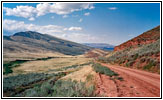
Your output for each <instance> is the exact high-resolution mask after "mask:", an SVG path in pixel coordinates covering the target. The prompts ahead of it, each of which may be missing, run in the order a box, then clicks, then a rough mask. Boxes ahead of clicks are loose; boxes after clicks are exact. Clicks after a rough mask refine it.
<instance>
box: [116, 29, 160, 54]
mask: <svg viewBox="0 0 163 100" xmlns="http://www.w3.org/2000/svg"><path fill="white" fill-rule="evenodd" d="M159 38H160V26H157V27H155V28H153V29H151V30H149V31H147V32H144V33H143V34H141V35H139V36H137V37H135V38H133V39H131V40H129V41H127V42H125V43H123V44H120V45H119V46H116V47H115V48H114V51H120V50H123V49H125V48H130V47H133V48H134V47H137V46H139V45H143V44H149V43H153V42H155V41H157V40H158V39H159Z"/></svg>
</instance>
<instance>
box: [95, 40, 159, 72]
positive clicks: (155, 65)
mask: <svg viewBox="0 0 163 100" xmlns="http://www.w3.org/2000/svg"><path fill="white" fill-rule="evenodd" d="M159 55H160V40H159V39H158V40H157V41H156V42H154V43H151V44H146V45H139V47H138V48H132V47H131V48H126V49H124V50H121V51H116V52H114V53H113V54H112V55H111V56H109V57H99V58H98V61H100V62H103V63H112V64H119V65H122V66H126V67H132V68H133V67H134V68H137V69H143V70H147V71H151V72H158V73H159V70H160V61H159V59H158V58H159Z"/></svg>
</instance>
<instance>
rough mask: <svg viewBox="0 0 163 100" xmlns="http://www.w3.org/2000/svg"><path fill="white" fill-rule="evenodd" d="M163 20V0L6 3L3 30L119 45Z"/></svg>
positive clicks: (10, 32) (9, 33) (82, 41)
mask: <svg viewBox="0 0 163 100" xmlns="http://www.w3.org/2000/svg"><path fill="white" fill-rule="evenodd" d="M159 24H160V4H159V3H3V33H4V35H11V34H14V33H16V32H19V31H29V30H30V31H37V32H40V33H43V34H50V35H53V36H57V37H60V38H63V39H67V40H71V41H74V42H78V43H109V44H113V45H118V44H120V43H123V42H125V41H127V40H129V39H131V38H133V37H135V36H138V35H139V34H141V33H142V32H144V31H146V30H149V29H151V28H153V27H156V26H158V25H159Z"/></svg>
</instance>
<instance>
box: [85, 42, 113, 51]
mask: <svg viewBox="0 0 163 100" xmlns="http://www.w3.org/2000/svg"><path fill="white" fill-rule="evenodd" d="M83 45H86V46H89V47H93V48H97V49H102V50H109V51H110V50H114V46H113V45H110V44H107V43H83Z"/></svg>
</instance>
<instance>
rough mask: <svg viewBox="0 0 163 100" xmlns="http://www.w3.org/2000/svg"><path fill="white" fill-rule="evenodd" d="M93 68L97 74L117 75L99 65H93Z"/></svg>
mask: <svg viewBox="0 0 163 100" xmlns="http://www.w3.org/2000/svg"><path fill="white" fill-rule="evenodd" d="M93 68H94V70H95V71H96V72H97V73H100V74H105V75H108V76H118V74H117V73H115V72H114V71H112V70H110V69H109V68H108V67H105V66H102V65H101V64H99V63H94V64H93Z"/></svg>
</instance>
